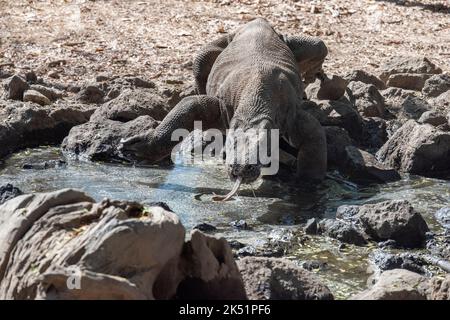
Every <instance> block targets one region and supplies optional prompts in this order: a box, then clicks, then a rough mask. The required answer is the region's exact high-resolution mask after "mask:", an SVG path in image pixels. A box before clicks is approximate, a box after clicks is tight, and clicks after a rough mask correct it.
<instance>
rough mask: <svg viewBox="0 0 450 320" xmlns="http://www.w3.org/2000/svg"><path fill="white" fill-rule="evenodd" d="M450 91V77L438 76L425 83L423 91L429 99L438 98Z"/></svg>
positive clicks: (446, 75)
mask: <svg viewBox="0 0 450 320" xmlns="http://www.w3.org/2000/svg"><path fill="white" fill-rule="evenodd" d="M449 90H450V75H448V74H436V75H433V76H432V77H430V78H428V79H427V81H425V85H424V87H423V89H422V93H423V95H424V96H426V97H428V98H432V97H437V96H439V95H441V94H442V93H444V92H446V91H449Z"/></svg>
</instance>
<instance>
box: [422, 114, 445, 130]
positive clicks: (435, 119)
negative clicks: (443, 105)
mask: <svg viewBox="0 0 450 320" xmlns="http://www.w3.org/2000/svg"><path fill="white" fill-rule="evenodd" d="M417 122H419V123H421V124H431V125H432V126H434V127H438V126H440V125H443V124H447V118H446V117H445V116H444V115H443V114H441V113H439V112H437V111H426V112H424V113H422V115H421V116H420V118H419V120H417Z"/></svg>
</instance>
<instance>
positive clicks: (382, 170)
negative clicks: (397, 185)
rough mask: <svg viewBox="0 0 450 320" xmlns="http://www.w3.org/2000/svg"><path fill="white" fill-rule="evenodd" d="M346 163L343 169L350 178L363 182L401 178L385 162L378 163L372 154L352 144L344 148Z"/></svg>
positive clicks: (389, 180)
mask: <svg viewBox="0 0 450 320" xmlns="http://www.w3.org/2000/svg"><path fill="white" fill-rule="evenodd" d="M345 151H346V163H345V166H343V168H342V169H343V170H344V171H345V172H346V173H347V174H348V175H349V176H350V179H351V180H353V181H357V182H360V183H364V182H382V183H383V182H392V181H398V180H400V179H401V176H400V174H399V173H398V172H397V171H396V170H395V169H393V168H392V167H389V166H387V165H385V164H382V163H380V162H379V161H378V160H377V159H376V158H375V156H374V155H372V154H370V153H369V152H367V151H364V150H361V149H358V148H356V147H353V146H348V147H346V148H345Z"/></svg>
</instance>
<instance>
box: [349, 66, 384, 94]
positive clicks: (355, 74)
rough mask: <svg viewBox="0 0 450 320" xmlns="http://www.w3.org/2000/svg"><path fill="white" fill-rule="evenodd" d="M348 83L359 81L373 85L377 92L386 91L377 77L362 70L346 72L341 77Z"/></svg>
mask: <svg viewBox="0 0 450 320" xmlns="http://www.w3.org/2000/svg"><path fill="white" fill-rule="evenodd" d="M343 78H344V79H345V80H347V81H348V82H349V83H350V82H352V81H360V82H363V83H365V84H371V85H374V86H375V88H377V89H378V90H383V89H386V85H385V84H384V82H383V81H381V80H380V79H379V78H378V77H377V76H374V75H372V74H370V73H368V72H366V71H364V70H353V71H350V72H348V73H347V74H345V75H344V77H343Z"/></svg>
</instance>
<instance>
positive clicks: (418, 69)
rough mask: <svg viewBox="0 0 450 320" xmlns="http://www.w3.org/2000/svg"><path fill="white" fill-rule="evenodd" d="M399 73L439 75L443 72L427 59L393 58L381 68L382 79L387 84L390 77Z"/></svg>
mask: <svg viewBox="0 0 450 320" xmlns="http://www.w3.org/2000/svg"><path fill="white" fill-rule="evenodd" d="M399 73H409V74H438V73H442V70H441V69H440V68H438V67H437V66H436V65H435V64H434V63H432V62H431V61H430V60H428V58H425V57H404V56H398V57H392V58H391V59H389V60H388V61H387V62H386V63H384V64H383V65H382V66H380V68H379V74H380V79H381V80H383V81H384V82H386V81H387V80H388V78H389V76H390V75H392V74H399Z"/></svg>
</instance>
